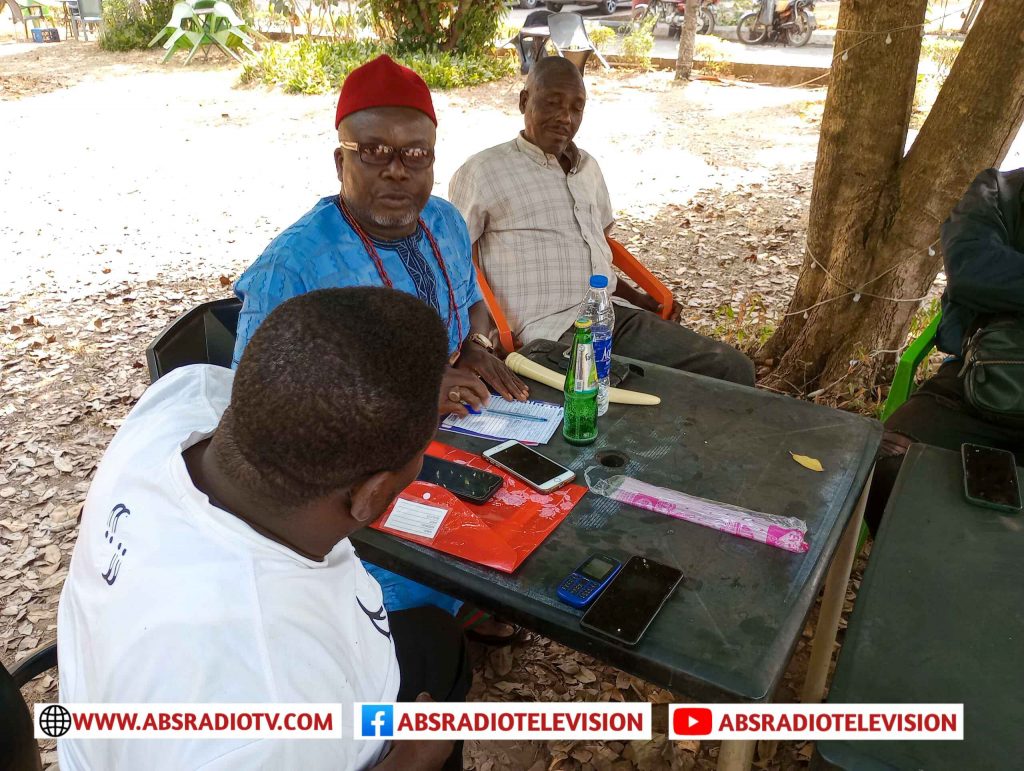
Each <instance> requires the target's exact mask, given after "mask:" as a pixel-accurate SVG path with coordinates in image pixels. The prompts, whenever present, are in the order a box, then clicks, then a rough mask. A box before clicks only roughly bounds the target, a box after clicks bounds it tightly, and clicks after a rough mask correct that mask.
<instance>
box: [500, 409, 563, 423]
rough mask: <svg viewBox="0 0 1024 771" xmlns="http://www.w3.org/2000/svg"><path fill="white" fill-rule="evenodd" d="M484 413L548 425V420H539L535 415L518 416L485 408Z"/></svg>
mask: <svg viewBox="0 0 1024 771" xmlns="http://www.w3.org/2000/svg"><path fill="white" fill-rule="evenodd" d="M484 412H489V413H491V414H492V415H501V416H502V417H503V418H512V419H514V420H531V421H533V422H534V423H547V422H548V419H547V418H538V417H535V416H533V415H517V414H516V413H514V412H503V411H501V410H489V409H487V408H484Z"/></svg>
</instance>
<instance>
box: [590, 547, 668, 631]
mask: <svg viewBox="0 0 1024 771" xmlns="http://www.w3.org/2000/svg"><path fill="white" fill-rule="evenodd" d="M682 578H683V573H682V571H681V570H678V569H677V568H670V567H669V566H668V565H662V564H661V563H660V562H655V561H654V560H649V559H647V558H646V557H631V558H630V560H629V562H627V563H626V564H625V566H624V567H623V568H622V570H620V571H619V573H618V575H616V576H615V578H614V579H612V582H611V583H610V584H608V588H607V589H605V590H604V592H603V593H602V594H601V596H600V597H598V598H597V599H596V600H595V601H594V604H593V605H591V606H590V610H588V611H587V612H586V613H585V614H584V616H583V618H582V619H581V620H580V626H582V627H585V628H587V629H591V630H593V631H595V632H599V633H600V634H603V635H605V636H606V637H611V638H613V639H616V640H618V641H619V642H621V643H623V644H624V645H636V644H637V643H638V642H640V638H641V637H643V636H644V632H646V631H647V627H649V626H650V625H651V622H652V621H654V617H655V616H657V615H658V612H659V611H660V610H661V608H662V606H663V605H664V604H665V601H666V600H668V598H669V597H670V596H671V595H672V592H674V591H675V589H676V587H677V586H678V585H679V582H680V581H681V580H682Z"/></svg>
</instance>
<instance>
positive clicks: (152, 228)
mask: <svg viewBox="0 0 1024 771" xmlns="http://www.w3.org/2000/svg"><path fill="white" fill-rule="evenodd" d="M237 76H238V72H237V70H235V69H234V68H233V67H231V66H229V65H227V64H226V63H224V62H222V61H221V60H218V59H212V61H211V62H209V63H206V64H202V63H200V64H199V65H198V66H197V65H195V64H193V66H191V67H189V68H183V67H182V66H181V65H180V64H177V63H172V64H170V65H167V66H162V65H160V64H159V63H157V55H156V54H155V53H152V52H137V53H132V54H127V55H125V54H116V55H113V54H107V53H104V52H102V51H99V50H98V49H97V47H96V46H95V45H94V44H82V43H69V44H60V45H50V46H37V47H28V48H26V47H23V46H19V47H16V48H9V47H8V46H5V45H0V126H3V127H4V131H3V133H2V136H3V138H4V140H5V150H4V152H3V153H2V154H0V190H3V191H4V192H3V206H4V208H5V213H6V216H5V217H4V218H3V219H2V220H0V253H2V254H3V262H2V264H3V270H2V271H0V389H2V400H0V605H2V607H0V658H2V659H3V661H4V663H6V664H11V663H13V662H15V661H17V660H19V659H20V658H23V657H24V656H25V655H27V653H28V652H29V651H31V650H32V649H33V648H35V647H36V646H37V645H40V644H42V643H44V642H47V641H49V640H51V639H53V638H54V636H55V629H56V609H57V600H58V596H59V592H60V588H61V585H62V582H63V580H64V578H65V576H66V574H67V567H68V562H69V560H70V556H71V550H72V547H73V545H74V541H75V537H76V532H77V527H76V525H77V522H76V512H77V508H78V507H79V505H80V504H81V503H82V501H83V500H84V496H85V493H86V491H87V490H88V484H89V479H90V477H91V475H92V473H93V471H94V469H95V467H96V465H97V463H98V462H99V459H100V457H101V455H102V453H103V450H104V448H105V446H106V444H107V443H108V441H109V440H110V438H111V436H112V435H113V432H114V431H115V429H116V428H117V426H118V425H119V423H120V421H121V420H122V419H123V417H124V416H125V414H126V413H127V412H128V410H129V409H130V407H131V406H132V404H133V403H134V402H135V400H136V399H137V398H138V397H139V396H140V394H141V393H142V392H143V390H144V388H145V386H146V384H147V382H148V377H147V373H146V364H145V355H144V350H145V346H146V345H147V343H148V342H149V341H150V340H151V339H152V338H153V337H154V336H155V335H156V333H157V332H158V331H159V330H160V329H161V328H162V327H163V326H165V325H166V324H167V323H169V322H170V321H171V320H172V319H174V318H175V317H176V316H177V315H179V314H180V313H182V312H183V311H185V310H186V309H187V308H190V307H192V306H194V305H195V304H197V303H199V302H202V301H204V300H207V299H211V298H215V297H222V296H226V295H228V294H229V293H230V286H231V283H232V281H233V280H234V279H235V278H237V277H238V275H239V273H240V271H242V270H243V269H244V268H245V266H246V265H248V264H249V263H250V262H251V261H252V260H253V259H254V258H255V257H256V256H257V255H258V254H259V252H260V251H261V250H262V248H263V247H264V246H265V245H266V243H267V242H268V241H269V240H270V239H271V238H272V237H273V236H274V235H275V234H276V233H277V232H279V231H280V230H281V229H282V228H284V227H286V226H287V225H288V224H290V223H291V222H292V221H294V219H296V218H297V217H298V216H299V215H300V214H302V213H303V212H304V211H305V210H306V209H308V208H309V207H310V206H311V205H312V204H313V203H314V202H315V200H316V199H317V198H318V197H319V196H321V195H325V194H328V193H332V192H335V191H336V189H337V181H336V179H335V176H334V169H333V162H332V160H331V153H332V150H333V147H334V136H333V135H334V131H333V123H332V118H333V107H334V105H333V101H334V100H333V97H330V96H327V97H298V96H288V95H284V94H281V93H279V92H273V91H267V90H264V89H262V88H254V89H245V88H239V87H237V85H236V83H237ZM588 81H589V91H590V102H589V104H588V108H587V115H586V119H585V122H584V127H583V130H582V131H581V133H580V136H579V137H578V141H579V143H580V145H581V146H583V147H584V148H586V149H587V150H589V151H590V152H591V153H592V154H594V155H595V156H596V157H597V158H598V159H599V160H600V162H601V164H602V167H603V169H604V171H605V175H606V177H607V179H608V185H609V189H610V190H611V192H612V197H613V200H614V202H615V204H616V206H617V207H618V211H617V216H618V218H619V225H618V236H619V237H620V239H622V240H623V241H624V242H625V243H627V245H628V246H629V247H630V248H631V249H632V250H633V251H634V253H636V254H637V255H638V256H640V257H641V258H642V259H643V260H644V261H645V262H646V264H647V265H648V266H650V267H651V268H652V269H653V270H654V271H655V272H656V273H658V274H659V275H660V276H661V277H662V278H663V279H664V280H665V281H666V282H667V283H668V284H669V286H671V287H672V289H673V290H674V292H675V293H676V296H677V297H678V298H679V299H680V300H681V302H682V303H683V305H684V307H685V311H686V312H685V321H686V323H688V324H689V325H691V326H694V327H697V328H699V329H702V330H704V331H706V332H709V333H712V334H715V335H718V336H720V337H724V338H726V339H729V340H730V341H732V342H737V343H738V344H740V345H743V346H745V347H749V346H751V345H754V344H756V342H757V340H758V337H759V335H761V334H762V332H763V330H764V328H766V327H768V326H770V325H771V323H773V321H774V320H776V319H777V318H778V316H779V314H780V313H781V312H783V310H784V306H785V303H786V300H787V298H788V296H789V293H790V291H791V290H792V287H793V285H794V283H795V278H796V273H797V271H798V269H799V265H800V262H801V249H802V243H803V237H804V231H805V227H806V218H807V207H808V202H809V190H810V183H811V170H812V164H813V162H814V158H815V149H816V143H817V131H818V126H819V121H820V114H821V108H822V104H823V100H824V92H823V91H822V90H793V89H779V88H769V87H762V86H754V85H747V84H723V83H713V82H695V83H692V84H690V85H689V86H688V87H686V88H676V87H673V86H672V84H671V81H670V79H669V76H668V75H666V74H663V73H651V74H630V73H625V74H624V73H612V74H604V73H595V74H593V75H589V76H588ZM518 87H519V84H518V82H516V81H512V80H509V81H506V82H501V83H496V84H491V85H487V86H483V87H478V88H473V89H468V90H463V91H457V92H452V93H447V94H440V95H438V96H437V108H438V113H439V119H440V130H439V144H438V149H437V153H438V167H437V186H436V190H435V192H436V193H437V194H439V195H444V193H445V191H446V189H447V182H448V179H449V177H450V175H451V174H452V172H453V171H454V170H455V169H456V168H457V166H458V165H459V164H460V163H461V161H462V160H463V159H464V158H465V157H466V156H467V155H468V154H470V153H472V152H475V151H477V150H479V149H483V148H484V147H487V146H490V145H492V144H496V143H498V142H501V141H505V140H507V139H509V138H511V137H512V136H514V134H515V132H516V131H517V130H518V129H519V128H520V120H521V118H520V116H519V115H518V112H517V110H516V98H515V97H516V93H517V91H518ZM858 583H859V572H858V573H857V574H855V578H854V581H853V583H852V584H851V594H850V595H849V597H848V598H849V599H852V596H853V594H852V593H853V592H854V591H855V589H856V586H857V585H858ZM809 623H810V622H809ZM809 628H810V626H809V627H808V629H809ZM806 642H807V634H805V636H804V639H802V640H801V641H800V642H799V644H798V647H797V651H796V655H795V657H794V660H793V663H792V665H791V667H790V671H789V672H788V673H787V675H786V678H785V681H784V683H783V685H782V688H781V691H780V693H779V695H778V698H779V699H780V700H792V699H794V698H795V692H796V690H798V688H799V684H800V682H801V681H802V674H803V671H804V668H805V666H806V657H807V651H806ZM474 654H475V657H476V682H475V685H474V690H473V693H472V698H476V699H488V700H525V699H540V700H561V699H564V700H570V699H577V700H578V699H594V700H608V699H611V700H634V701H638V700H649V701H653V702H656V703H665V702H668V701H671V700H673V698H675V696H678V697H685V694H677V695H675V696H673V695H672V694H670V693H668V692H667V691H664V690H662V689H658V688H654V687H653V686H651V685H649V684H647V683H644V682H642V681H639V680H637V679H636V678H633V677H630V676H628V675H626V674H624V673H622V672H618V671H617V670H615V669H613V668H611V667H607V666H603V665H601V664H599V663H597V662H596V661H594V660H593V659H590V658H588V657H587V656H584V655H582V654H579V653H575V652H572V651H570V650H568V649H566V648H563V647H561V646H559V645H557V644H555V643H553V642H551V641H549V640H546V639H544V638H542V637H539V636H536V635H529V636H527V637H526V638H525V639H524V640H522V641H521V642H519V643H518V644H516V645H515V646H514V647H513V648H507V649H504V650H498V651H488V650H484V649H477V650H475V651H474ZM31 696H32V698H33V699H36V700H39V699H45V700H55V698H56V685H55V683H54V681H53V678H51V677H46V678H43V679H42V680H41V681H39V682H38V683H37V684H36V686H35V690H34V691H33V692H32V693H31ZM762 750H764V751H765V755H764V756H762V757H761V758H760V759H759V761H758V765H759V767H762V768H771V769H792V768H803V767H806V765H807V763H808V759H809V757H810V755H811V752H812V747H811V746H810V745H808V744H799V745H798V744H786V743H783V744H782V745H780V746H779V747H777V748H762ZM769 750H771V751H769ZM716 754H717V744H715V743H703V744H702V743H700V742H676V743H672V742H668V741H667V740H666V738H665V736H664V735H658V736H656V738H655V740H654V741H652V742H642V743H632V744H625V745H624V744H617V743H607V744H601V745H598V744H593V745H585V744H583V743H541V742H532V743H524V742H516V743H512V742H499V743H485V744H471V745H470V746H468V747H467V752H466V767H467V768H471V769H477V770H478V771H503V770H504V769H510V770H511V769H515V770H518V769H530V771H540V770H541V769H584V770H586V769H616V771H620V770H621V769H627V768H642V769H645V771H646V770H647V769H651V770H652V771H657V769H673V770H674V771H675V770H678V769H691V768H710V767H712V766H713V764H714V762H715V758H716ZM45 761H46V763H48V764H54V763H55V752H53V750H52V747H50V748H48V749H47V752H46V755H45Z"/></svg>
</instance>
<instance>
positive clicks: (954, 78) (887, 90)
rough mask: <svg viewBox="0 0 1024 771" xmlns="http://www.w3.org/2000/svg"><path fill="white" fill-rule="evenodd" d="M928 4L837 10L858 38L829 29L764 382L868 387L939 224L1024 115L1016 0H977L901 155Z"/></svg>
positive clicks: (933, 263)
mask: <svg viewBox="0 0 1024 771" xmlns="http://www.w3.org/2000/svg"><path fill="white" fill-rule="evenodd" d="M926 5H927V0H903V2H899V3H893V2H891V0H856V2H849V3H844V4H842V5H841V6H840V17H839V21H838V25H837V26H838V27H839V29H840V30H861V32H855V31H845V32H844V31H840V32H839V33H838V34H837V36H836V45H835V50H836V53H837V56H836V59H835V60H834V63H833V65H832V72H831V84H830V86H829V93H828V98H827V100H826V102H825V112H824V116H823V118H822V125H821V138H820V140H819V143H818V158H817V164H816V167H815V173H814V189H813V192H812V195H811V211H810V222H809V225H808V231H807V250H806V254H805V257H804V265H803V268H802V270H801V273H800V278H799V281H798V282H797V287H796V290H795V293H794V295H793V299H792V301H791V303H790V306H789V310H788V312H787V314H786V316H785V318H784V319H783V321H782V323H781V324H780V325H779V327H778V329H777V330H776V332H775V334H774V335H773V336H772V338H771V339H770V340H769V341H768V342H767V343H766V345H765V347H764V350H763V351H762V355H763V356H765V357H770V358H774V359H778V361H777V362H776V366H775V369H774V371H773V372H772V374H771V375H770V376H769V377H768V379H767V380H766V383H767V384H768V385H770V386H772V387H776V388H782V389H785V390H792V391H797V392H804V391H807V390H809V389H810V388H812V387H814V388H829V387H831V386H833V385H836V384H837V383H839V382H842V381H844V380H846V379H847V378H850V377H851V376H852V379H853V380H857V381H859V382H862V383H868V384H870V383H872V382H873V379H874V377H875V376H876V375H877V373H878V369H879V366H880V364H881V363H882V362H883V361H891V359H892V356H891V353H892V351H894V350H895V349H898V348H900V347H901V346H902V344H903V343H904V340H905V336H906V333H907V329H908V328H909V325H910V321H911V318H912V317H913V314H914V313H915V311H916V310H917V308H918V306H919V299H920V297H921V296H922V295H924V294H925V293H926V292H927V291H928V289H929V287H930V286H931V284H932V282H933V281H934V280H935V275H936V274H937V273H938V270H939V268H940V266H941V264H942V262H941V257H940V256H939V247H938V243H937V241H938V238H939V227H940V225H941V224H942V222H943V221H944V220H945V219H946V217H947V216H948V214H949V211H950V209H951V208H952V207H953V205H954V204H955V203H956V201H957V199H958V198H959V197H960V196H961V195H962V194H963V191H964V190H965V189H966V188H967V185H968V184H969V183H970V181H971V180H972V179H973V178H974V176H975V175H976V174H977V173H978V172H979V171H981V170H982V169H985V168H988V167H990V166H994V165H998V163H999V162H1000V161H1001V160H1002V158H1003V157H1005V155H1006V152H1007V150H1008V149H1009V146H1010V143H1011V142H1012V140H1013V138H1014V136H1015V135H1016V133H1017V129H1018V128H1019V127H1020V125H1021V120H1022V118H1024V37H1022V35H1021V32H1020V29H1021V28H1020V21H1019V20H1020V18H1021V17H1022V15H1024V0H1001V1H1000V2H998V3H986V4H985V5H984V6H983V7H982V9H981V12H980V14H979V15H978V18H977V20H976V22H975V24H974V28H973V30H972V31H971V33H970V34H969V35H968V36H967V39H966V41H965V42H964V46H963V49H962V50H961V52H960V55H959V56H958V57H957V59H956V62H955V63H954V64H953V67H952V69H951V70H950V73H949V76H948V78H947V79H946V82H945V85H944V86H943V88H942V90H941V91H940V93H939V96H938V99H937V100H936V102H935V105H934V106H933V107H932V110H931V113H930V114H929V116H928V118H927V120H926V121H925V123H924V126H923V127H922V129H921V131H920V133H919V134H918V136H917V139H916V140H915V141H914V144H913V146H912V147H911V149H910V152H909V153H907V154H906V156H904V146H905V142H906V136H907V128H908V124H909V119H910V111H911V106H912V102H913V95H914V88H915V85H916V72H917V64H918V59H919V56H920V48H921V37H920V34H921V33H920V25H921V24H922V23H923V22H924V17H925V11H926ZM915 25H916V26H915ZM907 27H909V29H905V28H907ZM901 28H904V29H901ZM870 32H874V33H875V34H868V33H870ZM887 41H890V42H887ZM843 51H846V52H847V54H848V55H847V54H843V55H840V52H843ZM844 56H846V59H845V60H844V58H843V57H844ZM815 258H816V259H817V263H820V265H819V264H816V262H815ZM880 354H881V356H880Z"/></svg>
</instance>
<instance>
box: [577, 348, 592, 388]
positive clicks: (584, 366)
mask: <svg viewBox="0 0 1024 771" xmlns="http://www.w3.org/2000/svg"><path fill="white" fill-rule="evenodd" d="M573 380H574V381H575V387H574V388H573V390H574V391H576V393H586V392H587V391H594V390H596V389H597V367H596V366H595V364H594V346H593V345H592V344H591V343H580V344H578V345H577V346H576V368H575V370H573Z"/></svg>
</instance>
